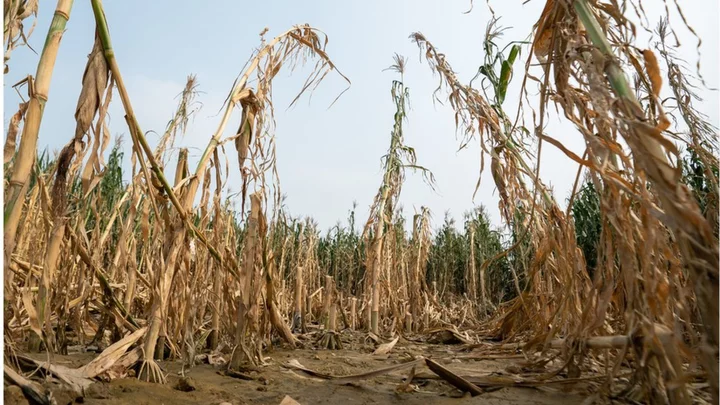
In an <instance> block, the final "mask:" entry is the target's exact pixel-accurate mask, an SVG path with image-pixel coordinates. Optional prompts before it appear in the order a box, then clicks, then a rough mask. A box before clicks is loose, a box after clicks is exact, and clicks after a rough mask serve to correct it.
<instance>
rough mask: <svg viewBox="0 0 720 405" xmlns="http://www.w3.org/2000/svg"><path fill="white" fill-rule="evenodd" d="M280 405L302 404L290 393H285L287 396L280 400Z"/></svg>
mask: <svg viewBox="0 0 720 405" xmlns="http://www.w3.org/2000/svg"><path fill="white" fill-rule="evenodd" d="M280 405H300V402H298V401H296V400H294V399H292V397H290V395H285V398H283V400H282V401H280Z"/></svg>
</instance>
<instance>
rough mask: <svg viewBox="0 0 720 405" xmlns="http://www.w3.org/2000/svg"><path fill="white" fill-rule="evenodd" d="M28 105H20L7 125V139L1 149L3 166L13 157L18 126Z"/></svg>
mask: <svg viewBox="0 0 720 405" xmlns="http://www.w3.org/2000/svg"><path fill="white" fill-rule="evenodd" d="M28 105H29V103H27V102H25V103H20V107H19V108H18V112H16V113H15V115H13V116H12V118H10V124H9V125H8V132H7V138H5V147H4V148H3V164H7V163H8V162H10V161H11V160H12V158H13V156H14V155H15V145H16V144H17V142H16V140H17V134H18V129H19V126H20V120H22V119H23V118H24V117H25V112H26V111H27V109H28Z"/></svg>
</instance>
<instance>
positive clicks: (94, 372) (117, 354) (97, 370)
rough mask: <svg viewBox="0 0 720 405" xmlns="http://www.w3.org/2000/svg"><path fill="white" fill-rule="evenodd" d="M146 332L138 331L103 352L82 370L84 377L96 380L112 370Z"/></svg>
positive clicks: (144, 329) (143, 329)
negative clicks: (95, 378)
mask: <svg viewBox="0 0 720 405" xmlns="http://www.w3.org/2000/svg"><path fill="white" fill-rule="evenodd" d="M146 330H147V327H144V328H141V329H138V330H136V331H135V332H133V333H131V334H129V335H127V336H125V337H124V338H122V339H120V340H118V341H117V342H115V343H114V344H112V345H111V346H109V347H108V348H107V349H105V350H103V352H102V353H100V355H99V356H98V357H96V358H94V359H93V361H91V362H90V363H88V364H86V365H85V366H83V367H81V368H80V370H81V371H82V375H83V376H85V377H87V378H94V377H96V376H98V375H100V374H102V373H104V372H105V371H107V370H108V369H110V368H111V367H112V366H113V364H115V362H116V361H117V360H118V359H120V358H121V357H122V356H123V355H125V352H127V349H129V348H130V346H132V345H133V344H134V343H135V342H137V341H138V339H140V338H141V337H142V336H143V334H144V333H145V331H146Z"/></svg>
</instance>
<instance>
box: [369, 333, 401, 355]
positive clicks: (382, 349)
mask: <svg viewBox="0 0 720 405" xmlns="http://www.w3.org/2000/svg"><path fill="white" fill-rule="evenodd" d="M399 339H400V336H398V337H396V338H395V339H393V340H392V341H390V342H388V343H383V344H381V345H380V346H378V348H377V349H375V351H374V352H373V354H377V355H382V354H388V353H390V350H392V349H393V347H395V344H396V343H397V342H398V340H399Z"/></svg>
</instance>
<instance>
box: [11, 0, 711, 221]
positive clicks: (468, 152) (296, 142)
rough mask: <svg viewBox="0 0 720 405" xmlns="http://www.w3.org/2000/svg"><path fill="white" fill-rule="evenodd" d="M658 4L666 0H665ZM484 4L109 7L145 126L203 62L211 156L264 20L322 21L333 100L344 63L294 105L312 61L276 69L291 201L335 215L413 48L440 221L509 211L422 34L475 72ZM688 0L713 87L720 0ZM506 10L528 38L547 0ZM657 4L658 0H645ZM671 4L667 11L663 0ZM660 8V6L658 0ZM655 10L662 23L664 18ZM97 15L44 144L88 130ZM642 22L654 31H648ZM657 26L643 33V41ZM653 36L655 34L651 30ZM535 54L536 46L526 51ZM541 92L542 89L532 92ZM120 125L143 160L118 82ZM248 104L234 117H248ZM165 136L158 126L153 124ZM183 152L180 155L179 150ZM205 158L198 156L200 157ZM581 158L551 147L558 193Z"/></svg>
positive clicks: (369, 152)
mask: <svg viewBox="0 0 720 405" xmlns="http://www.w3.org/2000/svg"><path fill="white" fill-rule="evenodd" d="M655 2H656V3H658V4H657V9H658V10H661V9H662V4H661V3H660V2H659V1H657V0H656V1H655ZM475 3H476V4H475V7H474V10H473V12H472V13H469V14H463V12H465V11H467V10H468V9H469V5H470V3H469V1H468V0H462V1H454V0H453V1H437V0H436V1H419V0H413V1H411V0H406V1H374V0H369V1H348V2H345V1H330V0H327V1H305V2H297V1H268V2H239V1H213V2H198V1H180V0H178V1H172V2H170V1H131V0H123V1H119V0H107V1H105V4H104V6H105V9H106V15H107V20H108V23H109V26H110V31H111V35H112V38H113V45H114V48H115V53H116V56H117V58H118V61H119V65H120V70H121V72H122V74H123V77H124V79H125V83H126V85H127V87H128V91H129V94H130V98H131V100H132V103H133V106H134V109H135V112H136V114H137V116H138V120H139V122H140V126H141V127H142V129H143V130H144V131H150V130H154V131H157V132H162V131H163V129H164V128H165V125H166V124H167V122H168V120H169V119H170V118H171V115H172V113H173V111H174V109H175V106H176V104H177V99H176V96H177V95H178V94H179V93H180V92H181V91H182V88H183V86H184V83H185V79H186V77H187V75H189V74H196V75H197V79H198V82H199V90H200V91H202V92H203V93H202V94H201V95H200V96H199V101H201V102H202V103H203V108H202V109H201V110H200V112H199V113H198V114H197V115H196V117H195V119H194V120H193V122H192V123H191V125H190V126H189V128H188V132H187V135H186V136H185V138H183V139H180V140H179V141H178V142H176V146H185V147H189V148H190V155H191V159H193V158H194V159H195V160H196V159H197V158H199V155H200V154H201V152H202V149H203V148H204V147H205V145H206V144H207V141H208V140H209V139H210V136H211V134H212V132H213V131H214V130H215V128H216V126H217V123H218V122H219V120H220V115H219V114H218V112H219V110H220V107H221V105H222V102H223V101H224V99H225V97H226V96H227V94H228V92H229V91H230V88H231V86H232V84H233V81H234V79H235V78H236V77H237V75H238V74H239V73H240V71H241V69H242V67H243V65H244V64H245V62H246V61H247V59H248V57H249V56H250V54H251V52H252V51H253V49H255V47H257V46H258V44H259V36H258V34H259V33H260V32H261V31H262V30H263V29H264V28H265V27H268V28H269V29H270V30H269V32H268V33H267V34H266V37H267V38H272V37H273V36H274V35H276V34H278V33H280V32H282V31H284V30H286V29H287V28H289V27H290V26H292V25H294V24H303V23H309V24H311V25H312V26H314V27H316V28H319V29H321V30H322V31H324V32H325V33H326V34H327V35H328V37H329V40H330V41H329V44H328V48H327V51H328V53H329V55H330V57H331V58H332V60H333V61H334V62H335V64H336V66H337V67H338V68H339V69H340V70H341V71H342V72H343V73H344V74H345V75H346V76H348V77H349V78H350V80H351V81H352V85H351V87H350V89H349V90H348V91H347V92H346V93H345V94H344V95H343V96H342V97H341V98H340V99H339V101H338V102H337V103H336V104H335V105H334V106H333V107H332V108H330V109H328V108H327V107H328V106H329V104H330V102H331V101H332V100H333V99H334V98H335V97H336V96H337V95H338V94H339V93H340V92H341V91H342V90H343V89H344V88H345V83H344V82H343V81H342V80H341V79H340V78H339V76H337V75H330V76H329V77H328V79H327V80H326V81H325V82H324V83H323V84H322V85H321V86H320V87H319V89H318V90H317V91H316V92H315V94H314V95H313V98H312V100H311V102H308V98H304V99H302V100H301V101H300V102H299V103H298V104H297V105H296V106H295V107H293V108H292V109H289V110H288V109H287V106H288V105H289V103H290V101H291V100H292V99H293V97H294V95H295V93H296V92H297V90H298V89H299V88H300V86H301V85H302V82H303V80H304V79H305V76H304V74H306V73H308V72H309V70H308V69H298V70H297V71H295V72H294V73H293V75H292V76H290V74H289V73H288V71H284V72H281V73H280V75H279V76H278V78H277V80H276V81H275V83H274V94H273V98H274V102H275V106H276V120H277V126H276V129H277V131H276V135H277V152H278V170H279V174H280V179H281V185H282V191H283V193H285V194H287V200H286V204H287V208H288V209H289V211H290V212H291V213H292V214H293V215H311V216H313V217H314V218H315V219H316V220H318V222H319V223H320V226H321V227H322V228H328V227H330V226H332V225H334V224H335V222H336V221H338V220H344V219H345V218H346V217H347V213H348V210H349V209H350V208H351V206H352V202H353V201H357V202H358V212H357V217H358V222H361V221H363V220H364V218H365V217H366V215H367V210H368V207H369V205H370V203H371V200H372V198H373V196H374V194H375V193H376V191H377V188H378V186H379V184H380V180H381V177H380V176H381V163H380V157H381V156H382V155H383V154H384V153H385V152H386V150H387V147H388V144H389V134H390V130H391V126H392V117H393V113H394V106H393V103H392V100H391V98H390V86H391V83H392V80H393V79H395V78H396V75H395V74H393V73H391V72H383V69H384V68H386V67H388V66H389V65H390V64H392V56H393V54H394V53H395V52H398V53H400V54H401V55H405V56H407V57H408V61H409V64H408V67H407V72H406V75H405V84H406V85H407V86H408V87H409V88H410V102H411V107H412V110H411V111H410V112H409V114H408V119H409V121H408V123H407V125H406V132H405V134H406V135H405V138H406V143H407V144H409V145H410V146H413V147H415V149H416V152H417V157H418V162H419V163H420V164H422V165H424V166H426V167H428V168H429V169H430V170H432V171H433V172H434V174H435V177H436V180H437V186H438V187H437V192H433V191H431V190H430V189H429V188H428V187H427V186H426V185H425V184H424V183H423V182H422V180H421V178H420V175H413V174H411V173H409V174H408V180H407V183H406V185H405V187H404V189H403V195H402V197H401V203H402V205H403V206H404V207H405V214H406V216H408V217H409V216H411V215H412V213H413V210H414V209H415V208H417V209H419V207H420V206H421V205H426V206H428V207H430V209H431V210H432V212H433V214H434V219H435V226H439V225H440V223H441V221H442V218H443V215H444V212H445V211H446V210H449V211H450V213H451V215H452V216H453V217H455V218H456V219H457V220H460V219H461V215H462V213H463V212H464V211H467V210H470V209H472V207H473V205H474V204H484V205H486V206H487V207H488V210H489V212H490V214H491V217H492V219H493V222H495V223H496V224H498V225H499V224H500V220H499V214H498V209H497V192H496V191H495V189H494V185H493V184H492V179H491V177H490V175H489V173H486V174H485V175H484V176H483V181H482V185H481V188H480V190H479V192H478V194H477V196H476V198H475V201H474V202H473V201H472V194H473V190H474V187H475V183H476V182H477V176H478V171H479V168H480V161H479V150H478V146H477V143H473V144H471V145H470V147H469V148H467V149H465V150H463V151H459V152H458V151H457V149H458V146H459V142H458V140H456V138H455V127H454V120H453V113H452V111H451V110H450V107H449V106H443V105H439V104H437V103H434V102H433V99H432V92H433V91H434V89H435V88H436V87H437V84H438V78H437V77H436V76H433V75H432V73H431V71H430V69H429V68H428V66H427V63H425V62H423V63H421V62H420V59H419V51H418V49H417V47H416V46H415V45H414V44H413V43H411V41H410V40H409V39H408V36H409V35H410V34H411V33H412V32H415V31H420V32H422V33H423V34H424V35H425V36H426V37H427V38H428V39H429V40H430V41H431V42H433V43H434V45H435V46H436V47H438V48H439V49H440V50H441V51H442V52H443V53H445V54H446V55H447V58H448V60H449V61H450V63H451V64H452V66H453V67H454V68H455V70H456V71H457V72H458V73H459V76H460V77H461V78H462V79H463V80H464V81H468V80H469V79H470V78H472V76H474V74H475V72H476V70H477V67H478V66H479V64H480V62H481V61H482V59H483V54H482V47H481V44H482V38H483V35H484V32H485V28H486V25H487V22H488V21H489V19H490V13H489V11H488V9H487V7H486V5H485V2H484V1H482V0H476V2H475ZM646 3H647V2H646ZM687 4H688V5H686V6H685V9H684V11H685V12H686V16H687V18H688V20H689V21H690V22H691V24H692V25H693V27H694V28H695V29H696V31H697V32H698V34H699V35H700V36H701V37H702V38H703V47H702V54H703V59H702V64H703V74H704V76H705V79H706V80H707V83H708V85H709V86H710V87H717V86H718V83H717V66H718V49H717V48H718V24H717V21H718V13H717V10H718V5H717V2H716V1H712V0H704V1H693V2H688V3H687ZM54 5H55V4H54V2H52V1H43V2H41V4H40V11H39V19H38V24H37V27H36V29H35V32H34V33H33V35H32V36H31V38H30V44H31V45H32V47H33V48H34V49H35V50H37V51H38V52H39V51H40V49H41V48H42V42H43V40H44V36H45V34H46V32H47V28H48V26H49V22H50V19H51V18H52V13H53V8H54ZM491 5H492V6H493V8H494V9H495V12H496V13H497V15H499V16H502V18H501V20H500V23H501V24H502V25H504V26H507V27H514V28H512V29H510V30H508V31H506V33H505V37H504V38H505V39H506V40H511V39H515V40H523V39H526V38H527V37H528V35H529V34H530V29H531V28H530V27H531V26H532V24H534V22H535V21H536V19H537V18H538V16H539V13H540V11H541V9H542V6H543V4H542V3H541V2H540V1H539V0H534V1H531V2H530V3H528V4H526V5H522V2H521V1H520V0H512V1H510V0H504V1H499V0H495V1H491ZM645 6H646V9H649V7H648V4H645ZM657 12H660V11H657ZM651 13H653V12H652V11H651ZM656 21H657V20H656V19H655V20H652V19H651V22H650V23H651V24H650V25H651V27H654V26H655V24H656ZM673 22H674V25H675V27H676V29H677V30H678V34H679V36H680V39H681V42H682V43H683V48H682V50H681V53H680V54H681V55H682V56H683V57H684V58H685V59H686V60H688V61H689V65H690V66H691V67H694V62H695V61H696V59H697V56H696V51H695V43H696V41H695V39H694V38H693V37H692V36H691V35H690V33H689V32H688V31H687V29H685V28H684V27H682V24H680V23H679V22H680V21H679V19H678V18H677V15H674V20H673ZM94 29H95V27H94V20H93V16H92V10H91V7H90V4H89V2H87V1H76V2H75V5H74V8H73V10H72V13H71V17H70V21H69V23H68V25H67V31H66V33H65V35H64V37H63V40H62V44H61V47H60V52H59V55H58V59H57V63H56V66H55V73H54V76H53V81H52V85H51V88H50V94H49V101H48V104H47V107H46V110H45V117H44V119H43V123H42V128H41V133H40V147H41V148H43V147H45V146H47V147H48V148H49V149H50V150H51V151H52V150H59V149H60V148H61V147H62V145H64V144H65V143H66V142H67V141H68V140H69V139H70V138H71V137H72V135H73V133H74V127H75V123H74V118H73V114H74V110H75V105H76V102H77V97H78V95H79V92H80V89H81V78H82V74H83V70H84V67H85V63H86V61H87V55H88V53H89V52H90V49H91V47H92V44H93V34H94ZM641 35H642V33H641ZM642 41H643V37H642V36H641V37H640V46H642V45H643V44H642ZM645 41H646V39H645ZM524 56H526V54H525V55H523V58H524ZM37 60H38V56H37V55H36V54H34V53H33V52H32V51H30V50H29V49H28V48H24V47H23V48H19V49H16V50H15V51H14V52H13V54H12V58H11V60H10V62H9V64H10V73H8V74H7V75H5V77H4V83H5V87H4V102H5V105H4V114H5V118H4V127H5V128H7V124H8V121H9V118H10V116H11V115H12V114H13V113H14V112H15V111H16V110H17V103H18V101H19V98H18V96H17V94H16V93H15V90H14V89H12V88H11V87H10V86H11V85H12V84H14V83H16V82H18V81H19V80H20V79H22V78H23V77H25V76H26V75H27V74H34V73H35V69H36V64H37ZM517 84H519V80H516V83H515V85H516V87H514V88H511V89H510V91H509V92H508V98H507V101H506V106H507V107H508V109H509V110H512V111H514V108H516V105H517V102H518V97H517V94H518V90H517ZM701 94H702V95H703V96H704V97H705V99H706V100H705V102H704V103H702V104H700V105H699V106H698V107H700V109H701V110H702V111H703V112H705V113H706V114H708V115H710V117H711V118H712V121H713V123H714V124H715V125H716V126H717V121H718V95H717V92H711V91H708V90H702V91H701ZM532 95H533V93H532V92H531V96H532ZM552 114H553V115H552V116H551V118H550V120H549V124H548V128H547V129H546V131H547V132H548V133H549V134H551V135H552V136H554V137H555V138H557V139H559V140H561V141H562V142H564V143H565V144H566V145H567V146H568V147H569V148H570V149H571V150H574V151H575V152H577V153H580V154H581V153H582V151H583V141H582V138H581V136H580V135H579V134H578V133H577V132H576V131H574V130H573V129H572V127H571V126H568V125H567V124H560V123H559V120H558V119H557V118H556V117H555V115H554V113H552ZM110 119H111V121H110V130H111V133H112V135H113V136H115V135H125V136H124V139H125V142H124V144H125V149H126V150H127V151H128V152H127V153H126V161H127V163H126V167H129V146H130V139H129V136H127V133H128V132H127V127H126V125H125V122H124V119H123V112H122V106H121V103H120V99H119V97H118V96H117V93H116V94H115V96H114V101H113V106H112V107H111V109H110ZM238 121H239V116H238V115H237V114H236V115H235V116H234V119H233V121H231V124H230V125H229V127H231V128H232V129H233V130H234V129H235V128H236V127H237V123H238ZM149 138H150V139H151V142H152V140H153V139H156V135H152V134H151V135H149ZM227 155H228V158H229V161H230V164H231V166H230V172H231V175H230V178H229V180H228V188H229V189H230V190H232V191H238V189H239V174H238V172H237V163H236V158H235V151H234V148H233V147H232V146H230V148H229V149H227ZM174 158H175V157H174V156H173V158H172V159H174ZM191 167H194V164H191ZM576 170H577V165H576V164H574V163H573V162H571V161H570V160H569V159H567V158H566V157H565V156H564V155H563V154H562V153H560V152H559V151H557V150H554V149H552V147H546V148H544V151H543V158H542V165H541V177H542V178H543V180H544V181H545V182H546V183H549V184H550V185H551V186H553V189H554V192H555V195H556V198H557V199H558V200H559V201H562V202H564V200H565V198H566V197H567V195H568V192H569V189H570V188H571V186H572V182H573V180H574V176H575V172H576Z"/></svg>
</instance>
